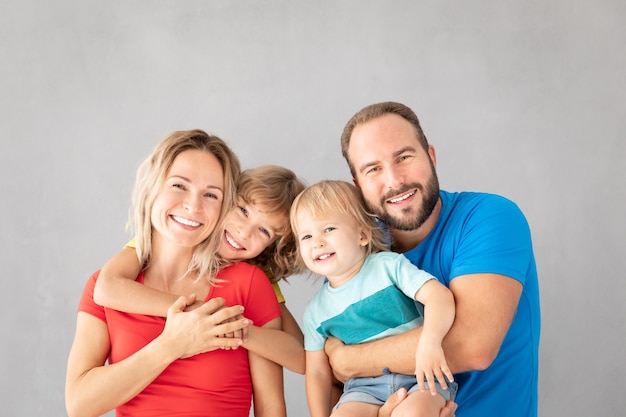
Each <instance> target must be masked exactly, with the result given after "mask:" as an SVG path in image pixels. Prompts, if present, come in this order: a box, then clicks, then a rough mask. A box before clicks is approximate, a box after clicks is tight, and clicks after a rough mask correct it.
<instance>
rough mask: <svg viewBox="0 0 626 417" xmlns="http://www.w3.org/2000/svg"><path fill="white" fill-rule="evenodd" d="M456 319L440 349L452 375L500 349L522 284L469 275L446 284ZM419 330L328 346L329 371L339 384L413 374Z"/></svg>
mask: <svg viewBox="0 0 626 417" xmlns="http://www.w3.org/2000/svg"><path fill="white" fill-rule="evenodd" d="M450 290H451V291H452V293H453V294H454V299H455V303H456V316H455V320H454V323H453V324H452V327H451V328H450V331H449V332H448V334H447V335H446V337H445V338H444V340H443V350H444V353H445V355H446V359H447V361H448V365H449V367H450V369H451V370H452V372H453V373H459V372H464V371H469V370H482V369H485V368H487V367H488V366H489V365H490V364H491V362H493V360H494V358H495V357H496V355H497V354H498V351H499V350H500V346H501V345H502V341H503V340H504V336H505V335H506V332H507V331H508V329H509V326H510V325H511V322H512V321H513V317H514V316H515V311H516V310H517V305H518V303H519V298H520V295H521V293H522V284H521V283H520V282H519V281H517V280H515V279H513V278H509V277H506V276H503V275H498V274H472V275H463V276H459V277H456V278H454V279H453V280H452V281H451V282H450ZM420 334H421V328H419V329H414V330H411V331H409V332H405V333H403V334H400V335H397V336H391V337H388V338H385V339H380V340H377V341H374V342H370V343H365V344H360V345H352V346H345V345H343V344H342V343H341V342H340V341H338V340H336V339H335V340H330V339H329V341H328V342H327V343H326V347H325V349H326V353H327V354H328V356H329V359H330V364H331V366H332V368H333V372H334V373H335V375H336V376H337V378H338V379H340V380H342V381H345V380H346V379H347V378H350V377H363V376H377V375H381V373H382V370H383V368H389V370H391V371H392V372H397V373H403V374H408V375H410V374H412V373H414V372H415V363H414V362H415V361H414V354H415V348H416V347H417V343H418V341H419V335H420Z"/></svg>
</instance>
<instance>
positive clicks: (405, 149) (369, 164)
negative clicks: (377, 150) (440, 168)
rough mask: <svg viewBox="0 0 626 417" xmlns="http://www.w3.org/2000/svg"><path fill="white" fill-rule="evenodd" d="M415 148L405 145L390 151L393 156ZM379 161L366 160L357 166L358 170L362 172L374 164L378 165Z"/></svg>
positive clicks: (412, 150)
mask: <svg viewBox="0 0 626 417" xmlns="http://www.w3.org/2000/svg"><path fill="white" fill-rule="evenodd" d="M415 151H416V148H415V147H414V146H405V147H404V148H400V149H398V150H397V151H395V152H394V153H392V154H391V155H392V156H393V157H394V158H397V157H399V156H400V155H402V154H403V153H405V152H415ZM379 163H380V160H379V159H377V160H374V161H370V162H366V163H364V164H362V165H361V166H359V172H363V171H364V170H365V169H367V168H369V167H371V166H374V165H378V164H379Z"/></svg>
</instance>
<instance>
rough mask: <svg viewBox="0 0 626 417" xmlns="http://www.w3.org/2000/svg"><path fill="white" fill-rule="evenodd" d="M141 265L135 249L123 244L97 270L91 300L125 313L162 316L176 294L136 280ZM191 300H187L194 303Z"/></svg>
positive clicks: (173, 300) (176, 297)
mask: <svg viewBox="0 0 626 417" xmlns="http://www.w3.org/2000/svg"><path fill="white" fill-rule="evenodd" d="M140 272H141V265H139V260H138V259H137V254H136V252H135V249H134V248H131V247H125V248H124V249H122V250H121V251H119V252H118V253H117V254H115V255H114V256H113V257H112V258H111V259H109V260H108V262H107V263H106V264H104V266H103V267H102V269H101V270H100V275H99V276H98V280H97V281H96V287H95V289H94V301H95V302H96V303H98V304H100V305H102V306H104V307H108V308H113V309H116V310H120V311H124V312H126V313H136V314H146V315H151V316H161V317H165V316H166V315H167V309H168V308H169V306H171V305H172V304H173V303H174V302H175V301H176V300H177V299H178V297H179V296H178V295H174V294H168V293H165V292H162V291H159V290H156V289H154V288H150V287H146V286H145V285H143V284H140V283H138V282H136V281H135V280H136V279H137V275H139V273H140ZM193 301H194V300H188V302H187V303H188V304H189V302H193Z"/></svg>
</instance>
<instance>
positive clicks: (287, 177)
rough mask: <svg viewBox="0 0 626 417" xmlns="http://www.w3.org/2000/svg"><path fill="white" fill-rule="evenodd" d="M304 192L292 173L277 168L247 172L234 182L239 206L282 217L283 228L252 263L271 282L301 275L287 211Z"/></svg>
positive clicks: (266, 167) (267, 167) (260, 167)
mask: <svg viewBox="0 0 626 417" xmlns="http://www.w3.org/2000/svg"><path fill="white" fill-rule="evenodd" d="M304 188H305V184H304V183H303V182H302V180H300V179H299V178H298V177H297V176H296V174H295V173H294V172H293V171H291V170H290V169H287V168H285V167H281V166H277V165H262V166H259V167H256V168H252V169H247V170H245V171H243V172H242V173H241V176H240V177H239V181H238V182H237V202H238V204H254V205H255V206H258V207H260V208H261V209H262V210H263V211H265V212H269V213H272V214H283V215H284V216H285V226H284V227H283V228H282V229H281V230H277V231H276V234H277V238H276V240H275V241H274V242H272V244H271V245H269V246H268V247H267V248H265V250H264V251H263V252H261V254H259V255H258V256H257V257H256V258H254V259H252V260H251V263H253V264H255V265H257V266H259V267H260V268H261V269H263V271H264V272H265V273H266V274H267V276H268V277H269V278H270V281H272V282H277V281H279V280H281V279H285V278H287V277H288V276H290V275H293V274H295V273H297V272H300V271H301V270H300V269H298V268H297V264H296V259H297V256H298V253H297V250H298V248H297V246H296V242H295V239H294V236H293V233H292V232H291V224H290V222H289V211H290V209H291V204H292V203H293V200H294V199H295V198H296V196H297V195H298V194H300V193H301V192H302V191H303V190H304Z"/></svg>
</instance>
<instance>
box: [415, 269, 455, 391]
mask: <svg viewBox="0 0 626 417" xmlns="http://www.w3.org/2000/svg"><path fill="white" fill-rule="evenodd" d="M415 299H416V300H417V301H419V302H420V303H422V304H424V326H423V329H422V334H421V336H420V339H419V343H418V344H417V351H416V352H415V376H416V377H417V383H418V385H419V386H420V389H421V390H422V391H425V390H426V389H425V386H424V378H426V380H427V381H428V385H429V387H430V392H431V393H432V394H433V395H436V394H437V389H436V387H435V379H434V378H435V377H436V378H437V380H438V381H439V383H440V384H441V386H442V387H443V388H444V389H445V388H447V384H446V380H445V378H444V375H445V376H446V377H447V378H448V380H449V381H453V380H454V377H453V376H452V372H451V371H450V368H449V367H448V364H447V362H446V358H445V356H444V354H443V349H442V347H441V342H442V341H443V338H444V336H445V335H446V333H448V330H450V327H452V322H454V314H455V306H454V296H453V295H452V292H451V291H450V290H449V289H448V288H447V287H446V286H445V285H443V284H441V283H440V282H439V281H437V280H436V279H431V280H430V281H428V282H426V283H425V284H424V285H422V287H421V288H420V289H419V290H418V291H417V293H416V294H415Z"/></svg>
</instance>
